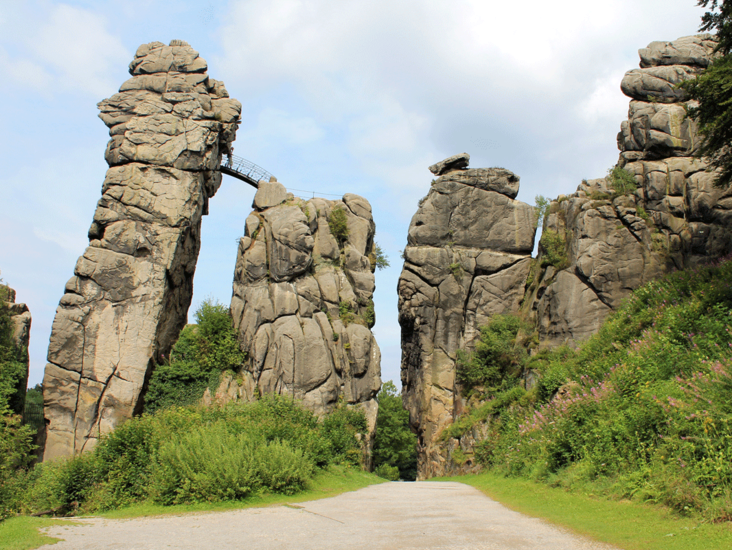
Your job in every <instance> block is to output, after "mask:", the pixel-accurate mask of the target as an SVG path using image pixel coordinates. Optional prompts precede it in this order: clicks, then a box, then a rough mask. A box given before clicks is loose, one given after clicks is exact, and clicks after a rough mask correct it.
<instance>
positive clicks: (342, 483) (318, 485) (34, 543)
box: [0, 466, 386, 550]
mask: <svg viewBox="0 0 732 550" xmlns="http://www.w3.org/2000/svg"><path fill="white" fill-rule="evenodd" d="M385 481H386V480H385V479H382V478H380V477H377V476H375V475H374V474H370V473H367V472H363V471H361V470H356V469H352V468H345V467H340V466H331V467H329V468H328V469H327V470H325V471H323V472H321V473H319V474H318V475H316V476H315V478H314V479H313V480H312V481H311V482H309V483H308V485H307V488H306V489H305V490H304V491H302V492H300V493H298V494H296V495H292V496H287V495H277V494H263V495H257V496H253V497H250V498H247V499H245V500H239V501H228V502H215V503H205V502H204V503H198V504H181V505H177V506H159V505H154V504H138V505H135V506H130V507H129V508H122V509H119V510H113V511H111V512H105V513H101V514H98V515H97V516H96V517H104V518H108V519H129V518H138V517H145V516H163V515H180V514H188V513H196V512H198V513H204V512H223V511H226V510H241V509H244V508H256V507H263V506H274V505H277V504H286V503H297V502H305V501H308V500H318V499H321V498H329V497H334V496H337V495H340V494H341V493H345V492H348V491H356V490H358V489H362V488H363V487H367V486H369V485H374V484H376V483H383V482H385ZM65 523H66V522H65V521H61V520H54V519H41V518H31V517H27V516H18V517H14V518H10V519H7V520H5V521H3V522H0V550H32V549H34V548H38V547H39V546H42V545H44V544H53V543H54V542H58V540H59V539H57V538H52V537H49V536H46V535H42V534H40V533H39V531H38V530H39V529H40V528H43V527H50V526H52V525H64V524H65Z"/></svg>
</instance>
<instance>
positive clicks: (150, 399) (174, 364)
mask: <svg viewBox="0 0 732 550" xmlns="http://www.w3.org/2000/svg"><path fill="white" fill-rule="evenodd" d="M195 319H196V323H197V324H195V325H188V326H186V327H185V328H184V329H183V330H182V331H181V333H180V336H179V337H178V341H177V342H176V343H175V345H174V346H173V349H172V351H171V353H170V357H169V358H167V360H165V361H164V362H163V364H161V365H157V366H156V367H155V370H154V371H153V374H152V377H151V378H150V383H149V386H148V390H147V393H146V394H145V411H147V412H154V411H156V410H158V409H164V408H167V407H170V406H173V405H190V404H193V403H195V402H197V401H198V400H199V399H201V396H202V395H203V393H204V391H205V390H206V388H207V387H209V386H216V384H217V383H218V380H219V376H220V375H221V372H222V371H225V370H232V371H235V370H238V369H239V368H240V367H241V365H242V363H243V362H244V358H245V355H244V353H242V352H241V351H240V350H239V344H238V342H237V340H236V333H235V331H234V327H233V326H232V323H231V316H230V314H229V309H228V308H227V307H226V306H223V305H221V304H218V303H214V302H211V301H209V300H206V301H204V302H203V303H202V304H201V307H200V308H199V309H198V310H197V311H196V313H195Z"/></svg>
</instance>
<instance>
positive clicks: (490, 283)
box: [398, 155, 536, 478]
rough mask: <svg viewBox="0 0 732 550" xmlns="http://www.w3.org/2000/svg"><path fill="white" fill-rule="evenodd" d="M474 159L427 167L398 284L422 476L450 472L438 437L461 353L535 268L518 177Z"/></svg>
mask: <svg viewBox="0 0 732 550" xmlns="http://www.w3.org/2000/svg"><path fill="white" fill-rule="evenodd" d="M466 157H467V158H466ZM468 158H469V157H468V156H467V155H456V156H455V157H450V158H449V159H446V160H445V161H442V162H441V163H437V164H435V165H434V166H432V167H430V170H431V171H432V172H433V173H434V174H436V175H439V177H438V178H437V179H436V180H434V182H433V184H432V188H431V189H430V192H429V194H428V195H427V196H426V197H425V198H424V199H422V201H420V206H419V210H418V211H417V213H416V214H415V215H414V217H413V218H412V222H411V224H410V226H409V237H408V243H407V247H406V249H405V250H404V269H403V271H402V274H401V276H400V278H399V283H398V292H399V323H400V325H401V329H402V365H401V369H402V371H401V373H402V396H403V400H404V404H405V406H406V407H407V409H408V410H409V415H410V423H411V424H412V427H413V428H414V429H415V430H416V432H417V435H418V437H419V443H418V445H419V448H418V451H419V455H418V457H419V458H418V460H419V463H418V471H419V477H420V478H428V477H433V476H435V475H440V474H442V473H444V471H445V470H444V458H443V457H442V456H441V455H440V452H439V448H438V442H437V438H438V437H439V435H440V432H441V431H442V430H443V429H444V428H445V427H446V426H447V425H449V424H450V423H452V421H453V417H454V415H455V414H457V413H458V412H459V410H460V406H461V405H460V395H459V391H458V389H457V388H456V384H455V358H456V351H457V350H458V349H465V348H468V349H469V348H470V346H471V345H472V343H473V341H474V339H475V338H476V337H477V336H478V334H479V333H478V327H479V326H481V325H484V324H485V323H486V321H487V320H488V318H489V317H490V316H491V315H494V314H499V313H509V312H511V313H515V312H517V311H518V310H519V305H520V302H521V299H522V298H523V296H524V290H525V285H526V279H527V276H528V274H529V270H530V268H531V256H530V255H531V251H532V249H533V246H534V234H535V231H536V229H535V227H536V224H535V219H536V218H535V212H534V208H533V207H531V206H529V205H527V204H524V203H522V202H519V201H516V200H514V198H515V197H516V195H517V193H518V189H519V178H518V176H516V175H515V174H513V173H512V172H509V171H508V170H504V169H501V168H478V169H468V168H467V160H468Z"/></svg>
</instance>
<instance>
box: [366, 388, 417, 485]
mask: <svg viewBox="0 0 732 550" xmlns="http://www.w3.org/2000/svg"><path fill="white" fill-rule="evenodd" d="M377 400H378V402H379V414H378V416H377V417H376V440H375V441H374V451H373V456H374V467H375V471H376V473H377V475H382V477H386V478H387V479H393V478H394V477H395V471H394V470H395V469H396V470H397V476H396V477H397V478H401V479H404V480H407V481H413V480H414V479H416V477H417V436H416V435H414V434H413V433H412V431H411V430H410V429H409V412H408V411H406V410H405V409H404V405H402V398H401V395H399V392H398V391H397V388H396V386H395V385H394V382H392V381H391V380H390V381H389V382H385V383H384V384H383V385H382V386H381V390H380V391H379V395H378V396H377Z"/></svg>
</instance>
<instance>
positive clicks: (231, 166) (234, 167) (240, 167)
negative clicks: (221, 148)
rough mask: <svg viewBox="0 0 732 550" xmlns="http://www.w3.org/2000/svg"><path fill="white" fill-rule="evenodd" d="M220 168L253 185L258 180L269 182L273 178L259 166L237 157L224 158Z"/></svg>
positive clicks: (228, 156)
mask: <svg viewBox="0 0 732 550" xmlns="http://www.w3.org/2000/svg"><path fill="white" fill-rule="evenodd" d="M221 167H222V168H227V169H228V170H231V171H233V172H236V173H237V174H239V175H241V176H244V177H245V178H247V179H248V180H251V181H253V182H255V183H256V182H258V181H260V180H264V181H269V179H270V178H271V177H273V176H272V174H270V173H269V172H267V170H265V169H264V168H262V167H261V166H257V165H256V164H254V163H253V162H250V161H248V160H247V159H243V158H241V157H237V156H236V155H227V156H224V157H223V158H222V159H221Z"/></svg>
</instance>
